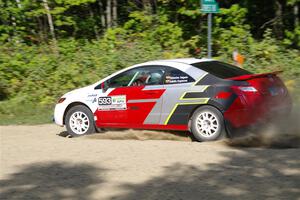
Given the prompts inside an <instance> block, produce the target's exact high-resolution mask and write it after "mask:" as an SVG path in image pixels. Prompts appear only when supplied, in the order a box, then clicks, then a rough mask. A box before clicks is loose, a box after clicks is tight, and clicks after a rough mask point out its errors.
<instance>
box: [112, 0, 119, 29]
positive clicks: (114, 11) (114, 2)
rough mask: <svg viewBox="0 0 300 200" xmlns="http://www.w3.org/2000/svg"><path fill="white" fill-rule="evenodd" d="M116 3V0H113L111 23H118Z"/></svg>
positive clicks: (115, 24)
mask: <svg viewBox="0 0 300 200" xmlns="http://www.w3.org/2000/svg"><path fill="white" fill-rule="evenodd" d="M117 9H118V3H117V0H113V9H112V18H113V25H114V26H117V25H118V10H117Z"/></svg>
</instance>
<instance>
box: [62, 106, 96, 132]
mask: <svg viewBox="0 0 300 200" xmlns="http://www.w3.org/2000/svg"><path fill="white" fill-rule="evenodd" d="M65 124H66V127H67V131H68V133H69V134H70V135H72V136H73V137H77V136H81V135H86V134H91V133H94V132H95V125H94V119H93V113H92V112H91V111H90V110H89V109H88V108H87V107H85V106H82V105H78V106H74V107H72V108H71V109H70V110H69V111H68V112H67V115H66V121H65Z"/></svg>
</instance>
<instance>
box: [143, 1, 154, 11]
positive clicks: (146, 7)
mask: <svg viewBox="0 0 300 200" xmlns="http://www.w3.org/2000/svg"><path fill="white" fill-rule="evenodd" d="M142 2H143V7H144V10H145V11H146V13H148V14H151V13H152V6H151V0H142Z"/></svg>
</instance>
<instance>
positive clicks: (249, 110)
mask: <svg viewBox="0 0 300 200" xmlns="http://www.w3.org/2000/svg"><path fill="white" fill-rule="evenodd" d="M292 106H293V105H292V101H291V98H290V97H287V98H285V99H284V100H283V101H282V102H281V103H280V104H276V105H268V104H267V102H264V103H263V104H260V105H256V106H253V107H247V106H244V107H239V109H228V111H226V112H225V113H224V118H225V120H226V121H227V122H229V124H230V125H231V126H232V127H233V128H243V127H250V126H255V125H257V124H262V123H266V122H269V121H271V120H272V119H276V118H279V117H282V116H287V115H289V114H290V112H291V110H292Z"/></svg>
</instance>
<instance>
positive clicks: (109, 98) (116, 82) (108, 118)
mask: <svg viewBox="0 0 300 200" xmlns="http://www.w3.org/2000/svg"><path fill="white" fill-rule="evenodd" d="M163 75H164V69H163V68H162V67H149V66H148V67H140V68H134V69H131V70H128V71H125V72H123V73H121V74H119V75H116V76H115V77H113V78H111V79H109V80H108V81H107V82H106V83H105V85H107V87H108V89H107V91H105V92H104V93H103V96H100V97H99V99H98V109H97V111H96V113H95V114H96V116H97V121H96V124H97V126H99V127H101V126H109V127H123V128H130V127H139V126H142V125H143V124H144V121H145V120H146V118H147V116H148V115H149V113H150V112H151V111H152V109H153V107H154V106H155V107H158V108H161V106H160V105H157V103H158V104H159V103H160V101H157V99H159V98H160V97H161V95H162V94H163V92H164V88H163V86H162V78H163ZM160 86H161V87H160ZM160 112H161V110H160V109H155V113H153V112H152V113H151V114H152V115H156V116H157V118H155V119H157V123H158V122H159V117H160V116H159V115H160ZM150 121H151V122H153V123H156V122H155V121H153V120H152V119H151V120H150Z"/></svg>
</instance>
